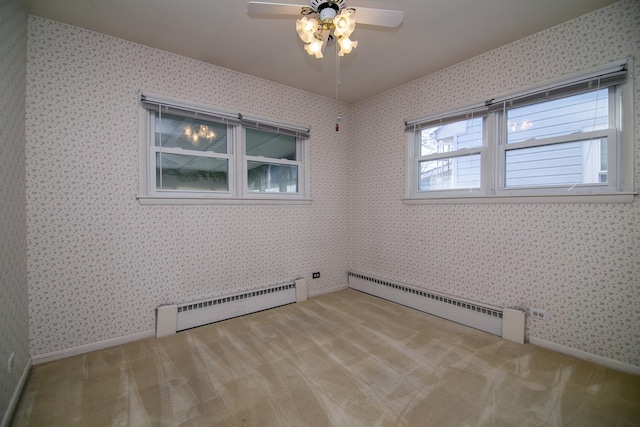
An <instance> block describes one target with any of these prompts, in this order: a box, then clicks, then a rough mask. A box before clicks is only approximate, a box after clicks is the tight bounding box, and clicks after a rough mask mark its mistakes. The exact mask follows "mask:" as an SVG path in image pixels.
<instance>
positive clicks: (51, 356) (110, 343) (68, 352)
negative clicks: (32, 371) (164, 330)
mask: <svg viewBox="0 0 640 427" xmlns="http://www.w3.org/2000/svg"><path fill="white" fill-rule="evenodd" d="M155 336H156V331H155V330H154V329H151V330H148V331H144V332H138V333H136V334H132V335H125V336H123V337H117V338H111V339H108V340H104V341H98V342H94V343H91V344H86V345H81V346H78V347H72V348H67V349H65V350H60V351H54V352H51V353H44V354H38V355H37V356H32V357H31V361H32V362H33V364H34V365H40V364H42V363H47V362H53V361H54V360H59V359H64V358H67V357H71V356H77V355H79V354H85V353H90V352H92V351H96V350H103V349H105V348H109V347H115V346H117V345H121V344H127V343H130V342H133V341H139V340H142V339H145V338H153V337H155Z"/></svg>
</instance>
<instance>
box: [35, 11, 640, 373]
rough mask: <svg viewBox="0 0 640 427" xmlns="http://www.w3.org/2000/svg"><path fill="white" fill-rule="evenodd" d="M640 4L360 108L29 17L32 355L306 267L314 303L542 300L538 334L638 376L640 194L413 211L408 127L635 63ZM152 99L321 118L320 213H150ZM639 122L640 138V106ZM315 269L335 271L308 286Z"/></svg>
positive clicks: (578, 22) (531, 324)
mask: <svg viewBox="0 0 640 427" xmlns="http://www.w3.org/2000/svg"><path fill="white" fill-rule="evenodd" d="M639 9H640V8H638V6H637V2H635V1H633V0H622V1H621V2H619V3H616V4H614V5H612V6H609V7H607V8H604V9H601V10H599V11H596V12H594V13H591V14H588V15H585V16H583V17H580V18H578V19H575V20H572V21H569V22H567V23H564V24H562V25H559V26H557V27H554V28H551V29H549V30H546V31H543V32H541V33H538V34H536V35H533V36H531V37H528V38H526V39H523V40H520V41H517V42H515V43H512V44H510V45H507V46H504V47H502V48H500V49H497V50H494V51H491V52H488V53H486V54H484V55H481V56H478V57H476V58H473V59H471V60H469V61H466V62H464V63H461V64H458V65H456V66H453V67H451V68H449V69H446V70H443V71H441V72H438V73H435V74H432V75H429V76H426V77H424V78H422V79H419V80H417V81H414V82H412V83H409V84H407V85H404V86H402V87H399V88H397V89H395V90H392V91H389V92H386V93H384V94H382V95H380V96H378V97H375V98H372V99H370V100H367V101H364V102H362V103H360V104H357V105H355V106H351V107H348V106H344V105H341V106H338V105H337V104H336V102H335V101H332V100H329V99H326V98H321V97H317V96H315V95H311V94H309V93H305V92H301V91H298V90H295V89H292V88H288V87H284V86H281V85H277V84H275V83H271V82H268V81H264V80H261V79H258V78H254V77H251V76H247V75H244V74H240V73H236V72H233V71H230V70H226V69H223V68H219V67H216V66H212V65H209V64H204V63H201V62H198V61H193V60H190V59H187V58H184V57H180V56H177V55H173V54H170V53H167V52H162V51H158V50H155V49H152V48H148V47H145V46H141V45H137V44H133V43H130V42H127V41H123V40H119V39H115V38H112V37H109V36H105V35H102V34H97V33H93V32H90V31H86V30H82V29H79V28H76V27H72V26H68V25H65V24H61V23H57V22H53V21H48V20H45V19H41V18H37V17H30V18H29V35H28V37H29V46H28V60H29V66H28V70H27V97H26V113H27V119H26V126H27V151H26V159H27V163H26V164H27V224H28V246H27V247H28V255H29V257H28V271H29V309H30V321H29V325H30V334H31V338H30V346H31V353H32V354H33V355H39V354H46V353H49V352H55V351H58V350H64V349H68V348H71V347H75V346H80V345H85V344H89V343H93V342H97V341H103V340H107V339H110V338H116V337H122V336H126V335H130V334H135V333H138V332H141V331H148V330H151V329H152V328H153V325H154V315H153V310H154V308H155V307H156V306H157V305H159V304H161V303H165V302H171V301H188V300H193V299H197V298H204V297H207V296H211V295H219V294H224V293H229V292H234V291H239V290H243V289H249V288H251V287H255V286H262V285H267V284H272V283H279V282H283V281H286V280H290V279H292V278H295V277H300V276H302V277H306V278H307V279H309V280H308V286H309V289H310V292H312V293H313V292H322V291H326V290H330V289H333V288H336V287H340V286H343V285H345V284H346V282H347V274H346V273H347V271H348V270H350V269H351V270H355V271H360V272H363V273H365V274H371V275H375V276H380V277H385V278H388V279H390V280H394V281H400V282H405V283H408V284H412V285H418V286H424V287H426V288H429V289H434V290H439V291H444V292H448V293H451V294H454V295H458V296H461V297H466V298H472V299H477V300H480V301H484V302H487V303H491V304H495V305H504V306H515V307H534V306H535V307H538V308H541V309H545V310H547V312H548V314H549V320H548V321H528V328H529V335H530V336H535V337H538V338H541V339H544V340H548V341H552V342H555V343H558V344H561V345H566V346H569V347H573V348H576V349H579V350H583V351H586V352H589V353H593V354H597V355H601V356H604V357H609V358H612V359H615V360H618V361H622V362H624V363H630V364H634V365H636V366H640V356H639V354H640V336H639V335H640V332H639V331H640V312H639V309H638V307H640V266H639V263H638V260H639V259H640V247H639V244H638V241H640V204H639V203H638V202H637V201H636V202H634V203H632V204H626V205H462V206H454V205H440V206H425V205H421V206H409V205H404V204H403V203H402V200H401V199H402V197H403V191H404V157H405V153H404V133H403V129H404V124H403V121H404V119H408V118H413V117H419V116H423V115H427V114H429V113H431V112H434V111H440V110H443V109H446V108H452V107H456V106H459V105H464V104H468V103H470V102H473V101H478V100H482V99H485V98H486V97H487V96H490V95H495V94H497V93H503V92H506V91H509V90H513V89H517V88H520V87H524V86H528V85H531V84H533V83H536V82H540V81H544V80H547V79H551V78H556V77H559V76H561V75H563V74H568V73H572V72H576V71H579V70H582V69H587V68H591V67H593V66H597V65H601V64H604V63H607V62H609V61H612V60H617V59H621V58H625V57H627V56H629V55H634V56H636V58H637V57H638V53H639V52H638V50H639V49H640V30H639V28H640V10H639ZM636 87H637V82H636ZM140 89H144V90H147V91H151V92H156V93H161V94H165V95H168V96H175V97H181V98H186V99H193V100H195V101H198V102H205V103H210V104H212V105H216V106H219V107H222V108H225V109H236V110H238V111H241V112H247V113H252V114H257V115H263V116H269V117H273V118H275V119H281V120H286V121H292V122H298V123H304V124H309V125H310V126H311V129H312V138H311V140H310V142H309V143H310V144H311V196H312V199H313V202H312V203H311V204H309V205H296V206H277V205H275V206H233V205H222V206H142V205H140V204H139V203H138V202H137V200H136V199H135V195H136V192H137V186H138V157H137V156H138V122H137V120H138V110H137V108H138V107H137V98H136V95H137V92H138V90H140ZM636 96H637V95H636ZM308 105H313V106H314V108H313V109H312V110H310V109H308V107H307V106H308ZM636 105H638V101H637V100H636ZM339 109H340V110H341V111H342V112H343V120H342V122H341V128H340V133H336V132H335V130H334V128H333V124H334V122H335V116H336V111H338V110H339ZM345 111H346V113H345ZM634 119H635V120H636V128H638V123H639V122H640V120H639V119H638V109H636V117H635V118H634ZM638 134H640V132H638ZM639 152H640V150H639V149H638V148H637V147H636V162H635V163H636V188H639V185H638V184H639V182H638V171H639V170H640V162H639V161H638V157H639V155H640V154H639ZM313 271H321V272H322V276H321V279H317V280H311V279H310V276H311V272H313Z"/></svg>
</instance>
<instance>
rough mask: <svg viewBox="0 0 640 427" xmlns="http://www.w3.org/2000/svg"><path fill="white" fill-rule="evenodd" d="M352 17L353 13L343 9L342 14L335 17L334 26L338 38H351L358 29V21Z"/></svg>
mask: <svg viewBox="0 0 640 427" xmlns="http://www.w3.org/2000/svg"><path fill="white" fill-rule="evenodd" d="M352 15H353V12H352V11H350V10H347V9H343V10H342V12H340V14H339V15H338V16H336V17H335V19H334V20H333V25H335V30H334V34H335V35H336V36H337V37H349V36H350V35H351V33H353V31H354V30H355V29H356V21H355V20H354V19H353V16H352Z"/></svg>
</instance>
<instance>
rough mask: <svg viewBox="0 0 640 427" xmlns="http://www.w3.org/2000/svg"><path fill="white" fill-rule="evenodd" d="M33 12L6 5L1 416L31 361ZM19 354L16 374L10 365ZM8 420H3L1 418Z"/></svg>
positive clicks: (2, 27)
mask: <svg viewBox="0 0 640 427" xmlns="http://www.w3.org/2000/svg"><path fill="white" fill-rule="evenodd" d="M26 54H27V12H26V11H25V10H24V7H23V6H22V2H21V1H20V0H8V1H5V0H3V1H0V105H1V106H2V108H0V182H1V183H2V185H0V201H1V202H0V363H1V364H2V365H1V368H0V414H4V413H5V412H6V410H7V408H8V406H9V402H10V400H11V397H12V396H13V393H14V390H15V389H16V386H17V384H18V382H19V379H20V376H21V375H22V372H23V371H24V368H25V366H26V364H27V360H28V358H29V341H28V337H29V323H28V307H27V303H28V300H27V261H26V255H27V227H26V200H25V166H24V156H25V152H24V150H25V129H24V117H25V104H24V102H25V101H24V97H25V76H26ZM12 353H15V359H14V360H15V362H14V367H13V370H12V371H11V373H8V370H7V369H6V366H7V365H6V363H7V361H8V360H9V357H10V356H11V354H12ZM0 418H2V415H0Z"/></svg>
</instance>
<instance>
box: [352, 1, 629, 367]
mask: <svg viewBox="0 0 640 427" xmlns="http://www.w3.org/2000/svg"><path fill="white" fill-rule="evenodd" d="M639 50H640V4H639V3H638V2H637V1H633V0H625V1H621V2H618V3H615V4H613V5H611V6H609V7H606V8H604V9H600V10H598V11H595V12H593V13H591V14H588V15H585V16H582V17H579V18H577V19H574V20H572V21H569V22H566V23H564V24H561V25H558V26H556V27H554V28H551V29H548V30H546V31H542V32H540V33H538V34H535V35H533V36H531V37H528V38H525V39H522V40H519V41H517V42H515V43H512V44H509V45H507V46H504V47H502V48H499V49H496V50H494V51H491V52H488V53H486V54H483V55H481V56H478V57H475V58H473V59H470V60H468V61H466V62H463V63H460V64H458V65H455V66H453V67H450V68H448V69H445V70H442V71H440V72H438V73H435V74H432V75H429V76H426V77H424V78H422V79H419V80H416V81H414V82H411V83H409V84H406V85H404V86H402V87H399V88H397V89H395V90H392V91H390V92H387V93H384V94H382V95H380V96H378V97H375V98H372V99H369V100H367V101H364V102H362V103H360V104H358V105H356V107H355V119H356V123H357V135H358V137H357V138H356V143H355V144H354V145H353V147H352V150H351V152H350V158H351V163H350V164H351V167H352V169H353V170H352V174H353V182H354V184H353V186H352V189H351V195H352V198H353V201H352V205H351V210H350V221H351V225H350V227H349V229H350V232H351V234H350V237H351V246H350V248H351V251H350V252H351V254H352V256H351V258H350V261H351V267H352V268H353V269H354V270H355V271H358V272H363V273H365V274H371V275H374V276H378V277H384V278H388V279H390V280H396V281H400V282H404V283H408V284H412V285H417V286H423V287H425V288H428V289H432V290H436V291H442V292H447V293H449V294H453V295H457V296H461V297H466V298H471V299H475V300H478V301H483V302H486V303H490V304H495V305H498V306H506V307H520V308H529V307H531V308H533V307H535V308H540V309H544V310H547V312H548V314H549V320H548V321H541V320H529V319H528V320H527V327H528V335H529V336H530V337H536V338H540V339H543V340H546V341H551V342H553V343H557V344H560V345H565V346H569V347H572V348H575V349H579V350H582V351H586V352H588V353H592V354H596V355H599V356H603V357H607V358H611V359H615V360H617V361H621V362H624V363H628V364H632V365H635V366H640V308H639V307H640V202H638V201H637V197H636V201H635V202H633V203H631V204H622V205H603V204H600V205H506V204H505V205H404V204H403V203H402V201H401V199H402V197H403V195H404V171H405V168H404V161H405V137H404V134H403V121H404V120H405V119H412V118H415V117H421V116H422V117H423V116H427V115H429V114H433V113H435V112H439V111H442V110H446V109H447V108H455V107H459V106H463V105H465V104H471V103H474V102H478V101H482V100H484V99H489V98H492V97H493V96H495V95H497V94H501V93H505V92H508V91H512V90H515V89H518V88H522V87H527V86H531V85H533V84H535V83H537V82H543V81H545V80H549V79H553V78H558V77H561V76H562V75H565V74H570V73H574V72H578V71H580V70H586V69H589V68H592V67H595V66H599V65H602V64H606V63H608V62H611V61H614V60H619V59H624V58H626V57H628V56H634V57H635V58H636V61H637V60H638V59H640V55H639V54H640V51H639ZM636 67H637V66H636ZM639 83H640V79H638V78H636V80H635V87H636V100H635V105H636V110H635V117H629V118H628V119H629V120H635V124H636V125H635V127H636V148H635V177H636V178H635V188H636V190H637V189H638V188H640V178H639V176H640V175H639V172H640V144H638V137H640V132H638V124H639V123H640V119H639V114H640V108H638V105H640V102H639V100H638V98H637V97H638V94H640V90H638V85H639ZM372 165H375V167H372Z"/></svg>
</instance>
